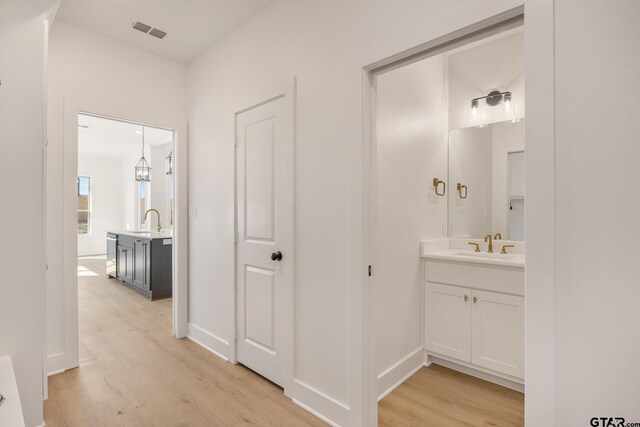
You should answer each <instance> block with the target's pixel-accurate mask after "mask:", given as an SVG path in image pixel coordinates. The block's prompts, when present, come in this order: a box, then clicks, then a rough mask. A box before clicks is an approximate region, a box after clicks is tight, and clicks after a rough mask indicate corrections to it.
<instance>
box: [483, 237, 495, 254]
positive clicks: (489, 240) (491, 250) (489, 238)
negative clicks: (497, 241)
mask: <svg viewBox="0 0 640 427" xmlns="http://www.w3.org/2000/svg"><path fill="white" fill-rule="evenodd" d="M484 241H485V243H486V242H488V243H489V247H488V248H487V252H488V253H490V254H492V253H493V239H492V238H491V234H487V235H486V236H484Z"/></svg>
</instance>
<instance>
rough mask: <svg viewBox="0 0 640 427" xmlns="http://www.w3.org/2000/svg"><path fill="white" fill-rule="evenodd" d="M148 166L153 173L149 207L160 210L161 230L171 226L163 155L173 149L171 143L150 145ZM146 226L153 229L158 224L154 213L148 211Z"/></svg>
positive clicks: (167, 184)
mask: <svg viewBox="0 0 640 427" xmlns="http://www.w3.org/2000/svg"><path fill="white" fill-rule="evenodd" d="M150 148H151V159H150V166H151V171H152V173H153V177H152V179H151V204H150V205H149V208H155V209H157V210H158V212H160V220H161V221H160V222H161V223H162V228H163V230H169V229H170V228H171V214H170V211H169V175H167V174H166V170H165V169H166V168H165V157H167V156H168V155H169V152H170V151H172V150H173V143H167V144H163V145H158V146H151V147H150ZM148 219H149V220H150V222H149V223H148V227H149V229H150V230H155V229H156V227H157V226H158V218H157V215H156V214H153V213H150V214H149V217H148Z"/></svg>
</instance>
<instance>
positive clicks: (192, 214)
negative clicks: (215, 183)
mask: <svg viewBox="0 0 640 427" xmlns="http://www.w3.org/2000/svg"><path fill="white" fill-rule="evenodd" d="M189 218H198V206H197V205H193V206H189Z"/></svg>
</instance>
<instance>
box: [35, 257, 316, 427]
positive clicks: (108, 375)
mask: <svg viewBox="0 0 640 427" xmlns="http://www.w3.org/2000/svg"><path fill="white" fill-rule="evenodd" d="M79 273H80V274H79V284H78V285H79V286H78V307H79V329H80V368H78V369H74V370H71V371H67V372H64V373H62V374H58V375H55V376H52V377H50V378H49V399H48V400H47V401H46V402H45V422H46V424H47V427H75V426H78V427H85V426H92V427H93V426H109V427H111V426H125V427H128V426H132V427H133V426H136V427H141V426H159V427H164V426H166V427H177V426H180V427H200V426H240V425H253V426H323V425H326V424H325V423H323V422H322V421H320V420H319V419H318V418H316V417H314V416H313V415H311V414H309V413H308V412H306V411H305V410H303V409H301V408H299V407H298V406H296V405H295V404H293V403H292V402H291V401H290V400H289V399H288V398H287V397H285V396H284V394H283V392H282V389H281V388H279V387H277V386H276V385H274V384H273V383H271V382H270V381H268V380H266V379H264V378H262V377H261V376H259V375H257V374H256V373H254V372H252V371H251V370H249V369H247V368H245V367H244V366H242V365H232V364H230V363H228V362H225V361H224V360H222V359H220V358H218V357H216V356H215V355H213V354H211V353H209V352H208V351H206V350H205V349H203V348H202V347H200V346H199V345H197V344H195V343H193V342H191V341H190V340H188V339H180V340H179V339H176V338H174V337H173V336H172V335H171V329H172V328H171V300H161V301H155V302H150V301H149V300H148V299H147V298H146V297H145V296H144V295H142V294H140V293H138V292H136V291H135V290H133V289H130V288H128V287H126V286H123V285H122V284H120V283H118V282H117V281H115V280H113V279H111V280H108V279H106V277H105V273H106V272H105V260H104V258H103V257H85V258H81V259H80V261H79Z"/></svg>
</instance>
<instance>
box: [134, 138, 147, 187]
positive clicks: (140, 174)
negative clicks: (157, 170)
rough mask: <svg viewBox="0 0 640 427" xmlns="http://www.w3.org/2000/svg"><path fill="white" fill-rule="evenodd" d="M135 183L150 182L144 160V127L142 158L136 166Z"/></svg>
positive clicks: (145, 160)
mask: <svg viewBox="0 0 640 427" xmlns="http://www.w3.org/2000/svg"><path fill="white" fill-rule="evenodd" d="M135 169H136V181H146V182H149V181H151V168H150V167H149V163H147V159H145V158H144V126H143V127H142V157H140V160H138V163H137V164H136V168H135Z"/></svg>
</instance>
